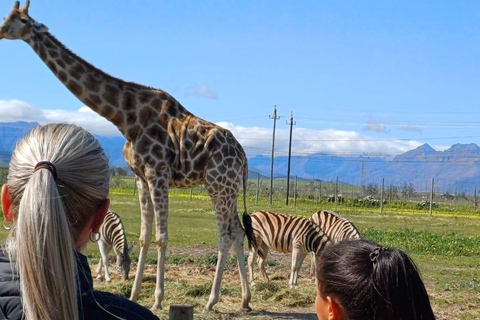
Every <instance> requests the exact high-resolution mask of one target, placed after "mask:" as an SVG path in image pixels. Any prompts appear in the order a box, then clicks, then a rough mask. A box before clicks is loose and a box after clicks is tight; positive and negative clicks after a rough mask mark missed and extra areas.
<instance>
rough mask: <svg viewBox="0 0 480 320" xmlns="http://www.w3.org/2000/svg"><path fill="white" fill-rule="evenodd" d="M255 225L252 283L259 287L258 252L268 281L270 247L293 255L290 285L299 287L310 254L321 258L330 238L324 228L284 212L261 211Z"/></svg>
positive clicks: (255, 215)
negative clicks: (255, 273)
mask: <svg viewBox="0 0 480 320" xmlns="http://www.w3.org/2000/svg"><path fill="white" fill-rule="evenodd" d="M250 217H251V218H250V219H251V223H252V226H253V233H254V243H253V245H252V247H251V248H250V255H249V257H248V271H249V282H250V284H251V285H252V286H254V285H255V282H254V276H253V261H254V260H255V258H256V256H257V253H258V260H257V263H258V266H259V269H260V272H261V273H262V276H263V278H264V280H265V281H267V282H268V276H267V273H266V272H265V259H266V258H267V254H268V250H269V248H271V249H274V250H276V251H278V252H282V253H290V252H291V253H292V266H291V272H290V280H289V286H290V287H291V288H296V287H297V279H298V271H299V270H300V267H301V266H302V262H303V260H304V259H305V256H306V255H307V253H308V252H313V253H314V254H315V256H316V257H317V258H318V257H319V255H320V253H321V252H322V250H323V248H325V246H326V245H328V244H329V243H330V239H329V238H328V237H327V235H326V234H325V233H324V232H323V231H322V230H321V229H320V227H319V226H318V225H316V224H314V223H313V222H311V221H310V220H308V219H306V218H302V217H289V216H286V215H284V214H281V213H274V212H269V211H258V212H254V213H252V215H251V216H250Z"/></svg>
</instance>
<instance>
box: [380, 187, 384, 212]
mask: <svg viewBox="0 0 480 320" xmlns="http://www.w3.org/2000/svg"><path fill="white" fill-rule="evenodd" d="M384 185H385V178H382V189H380V213H383V188H384Z"/></svg>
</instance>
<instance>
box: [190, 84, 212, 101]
mask: <svg viewBox="0 0 480 320" xmlns="http://www.w3.org/2000/svg"><path fill="white" fill-rule="evenodd" d="M185 94H186V95H187V97H188V96H196V97H200V98H205V99H212V100H215V99H218V95H217V94H216V93H215V92H213V91H212V90H211V89H210V88H209V87H208V86H207V85H206V84H204V83H201V84H194V85H191V86H190V87H188V88H187V90H185Z"/></svg>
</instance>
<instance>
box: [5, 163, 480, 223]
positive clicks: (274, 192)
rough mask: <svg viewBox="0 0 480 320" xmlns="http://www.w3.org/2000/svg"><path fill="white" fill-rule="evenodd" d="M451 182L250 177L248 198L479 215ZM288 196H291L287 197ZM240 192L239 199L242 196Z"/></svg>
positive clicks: (120, 184) (119, 186) (131, 182)
mask: <svg viewBox="0 0 480 320" xmlns="http://www.w3.org/2000/svg"><path fill="white" fill-rule="evenodd" d="M7 174H8V168H0V185H3V184H4V183H5V182H6V177H7ZM445 185H451V184H450V183H448V182H445V181H443V182H441V183H437V182H435V180H434V179H433V178H432V179H431V180H430V181H425V182H424V184H423V187H419V186H418V182H417V183H416V184H413V183H404V184H403V185H401V186H394V185H390V184H388V183H386V182H385V181H384V180H382V181H381V182H380V183H369V184H367V185H363V186H357V185H351V184H344V183H341V182H339V181H338V180H336V181H322V180H303V179H302V180H300V179H297V178H296V177H293V178H291V179H289V183H288V184H287V179H274V180H273V185H272V188H270V180H269V179H265V178H261V177H260V176H258V177H257V178H250V179H249V180H248V183H247V197H248V198H250V200H253V201H254V202H255V204H259V203H267V204H268V205H274V204H275V203H277V204H278V203H284V204H287V205H292V206H295V205H296V202H297V201H310V202H314V203H318V204H324V205H327V206H328V207H329V208H333V209H337V210H339V209H341V210H342V211H347V212H348V211H355V210H356V209H357V210H358V208H359V207H368V208H372V210H378V211H379V212H384V211H389V210H395V211H396V212H405V213H408V212H410V211H412V212H413V211H417V210H419V209H423V210H426V211H428V212H430V214H431V213H432V211H433V210H435V209H436V208H437V207H438V206H442V208H443V210H445V208H447V209H448V210H450V211H469V212H477V210H478V207H479V203H478V191H477V190H476V187H474V189H473V190H471V192H465V191H462V192H457V190H455V189H454V190H452V191H451V192H449V191H445V189H444V187H443V186H445ZM187 192H189V193H190V198H193V197H194V196H196V197H198V196H199V195H201V196H206V197H208V192H207V191H206V189H205V188H204V187H203V186H198V187H195V188H193V189H189V190H188V191H187ZM110 193H111V194H112V195H131V196H138V191H137V185H136V179H135V177H128V176H118V175H114V174H112V177H111V182H110ZM287 194H288V197H287ZM241 195H242V193H240V195H239V197H241Z"/></svg>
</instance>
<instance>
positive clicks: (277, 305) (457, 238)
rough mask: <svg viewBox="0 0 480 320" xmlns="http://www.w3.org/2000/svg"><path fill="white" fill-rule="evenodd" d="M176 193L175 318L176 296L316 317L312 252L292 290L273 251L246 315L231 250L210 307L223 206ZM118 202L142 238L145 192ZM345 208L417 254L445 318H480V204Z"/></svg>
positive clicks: (370, 230)
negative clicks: (472, 207)
mask: <svg viewBox="0 0 480 320" xmlns="http://www.w3.org/2000/svg"><path fill="white" fill-rule="evenodd" d="M240 200H241V199H240ZM247 200H248V201H247V203H248V209H249V212H253V211H255V210H266V209H267V210H272V211H276V212H282V213H287V214H292V215H301V216H305V217H308V216H309V215H310V214H311V213H313V212H314V211H317V210H320V209H333V204H332V203H327V202H323V203H319V202H316V201H310V200H298V201H297V203H296V206H295V207H294V206H293V205H290V206H288V207H287V206H285V205H284V201H275V202H274V204H273V206H272V207H269V206H268V204H267V202H266V200H262V201H260V203H259V204H258V205H255V198H254V196H252V197H250V196H249V197H248V198H247ZM169 201H170V213H169V224H168V226H169V244H168V245H169V249H168V251H167V268H166V270H167V271H166V276H165V277H166V295H165V300H164V310H162V311H160V312H158V315H159V316H160V317H161V318H162V319H168V306H169V305H170V304H193V305H194V307H195V318H196V319H234V318H242V319H244V318H245V319H264V318H271V319H273V318H276V317H280V316H285V317H286V316H289V317H290V318H291V319H294V318H296V316H295V315H296V314H298V318H299V319H301V318H303V319H315V317H314V305H313V303H314V299H315V287H314V284H313V283H312V282H311V280H310V279H308V277H307V275H306V272H307V271H306V270H307V269H308V265H309V262H310V260H309V259H308V258H307V259H306V261H305V262H304V266H303V269H302V273H301V274H300V277H301V279H300V282H299V283H300V289H297V290H290V289H288V286H287V282H288V273H289V268H290V266H289V263H290V260H289V257H288V256H284V255H283V256H284V257H280V256H278V255H277V256H275V255H271V256H269V258H270V260H268V267H267V272H268V273H269V274H270V275H271V276H270V278H271V282H270V283H268V284H267V283H263V282H262V281H261V280H260V279H259V278H257V283H258V284H257V286H256V287H255V288H253V289H252V308H253V309H254V311H253V312H252V313H251V314H246V315H237V314H236V313H235V310H236V309H237V307H238V306H239V303H240V289H239V285H238V282H239V281H238V274H237V268H236V266H235V260H234V259H233V258H231V259H230V260H229V263H228V266H227V268H226V271H225V276H224V281H223V282H222V292H221V297H220V302H219V303H218V304H217V305H216V306H215V309H216V310H217V311H218V312H219V313H214V314H209V315H202V314H201V310H202V308H203V306H204V304H205V303H206V301H207V300H208V296H209V293H210V286H211V281H212V280H213V271H214V266H215V259H216V246H217V230H216V223H215V213H214V211H213V209H212V205H211V202H210V199H209V197H208V196H207V195H205V194H203V193H198V194H197V193H194V194H193V195H191V194H190V191H188V190H184V191H181V190H171V191H170V200H169ZM241 203H242V202H241V201H239V204H241ZM240 207H241V206H240ZM111 209H113V210H114V211H116V212H118V213H119V214H120V215H121V217H122V219H123V222H124V225H125V228H126V230H127V235H128V239H129V242H130V243H138V236H139V223H140V209H139V205H138V199H137V198H136V197H135V196H133V195H116V194H112V195H111ZM337 212H339V213H340V214H342V215H344V216H345V217H347V218H349V219H350V220H351V221H352V222H354V224H355V225H356V226H357V227H358V228H359V230H360V232H361V234H362V235H363V236H364V237H366V238H369V239H372V240H374V241H377V242H379V243H381V244H383V245H385V246H394V247H398V248H401V249H403V250H405V251H406V252H408V253H409V254H410V255H411V256H412V257H413V258H414V260H415V262H416V263H417V264H418V266H419V269H420V271H421V273H422V277H423V279H424V281H425V284H426V286H427V290H428V292H429V294H430V297H431V301H432V304H433V307H434V311H435V313H436V315H437V318H438V319H472V320H473V319H479V318H480V306H479V304H478V301H479V298H480V252H479V248H480V236H479V232H478V230H479V228H480V216H479V215H478V214H477V213H476V212H474V211H468V210H465V211H454V210H452V209H451V208H449V207H445V208H444V209H443V208H442V207H441V206H440V207H438V208H436V210H435V213H434V215H433V216H432V217H430V216H429V214H428V212H426V211H425V210H409V211H408V213H396V212H395V210H393V209H391V210H389V212H388V213H383V214H380V213H379V211H378V208H365V207H358V208H352V207H348V208H346V209H345V210H343V209H342V207H339V208H337ZM5 236H6V231H4V230H2V231H1V232H0V237H2V239H3V238H5ZM154 238H155V236H154V235H153V238H152V239H154ZM138 252H139V250H138V248H136V249H135V250H134V252H133V254H132V257H133V258H134V259H136V258H137V256H138ZM86 253H87V254H88V256H89V259H90V262H91V264H92V265H95V264H97V262H98V249H97V246H96V245H94V244H90V245H89V246H88V247H87V249H86ZM111 254H112V255H113V253H111ZM112 259H113V258H112ZM148 262H149V263H151V264H154V263H155V262H156V251H155V244H154V243H153V244H152V245H151V247H150V255H149V259H148ZM147 269H149V270H150V273H149V275H147V276H146V277H145V279H144V284H143V287H142V294H141V297H140V300H139V302H140V303H141V304H144V305H146V306H148V307H150V306H151V304H152V303H153V291H154V284H155V276H154V270H155V266H154V265H151V266H148V268H147ZM111 270H114V268H113V267H112V268H111ZM112 273H114V271H113V272H112ZM131 278H133V272H131ZM132 283H133V281H132V280H129V281H128V282H125V283H123V282H121V281H119V280H118V278H115V279H114V281H112V283H110V284H96V285H97V286H98V288H99V289H101V290H106V291H112V292H115V293H118V294H123V295H125V296H128V295H129V292H130V288H131V285H132Z"/></svg>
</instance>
